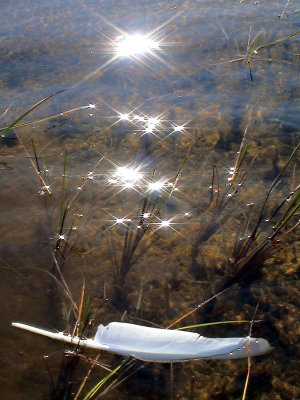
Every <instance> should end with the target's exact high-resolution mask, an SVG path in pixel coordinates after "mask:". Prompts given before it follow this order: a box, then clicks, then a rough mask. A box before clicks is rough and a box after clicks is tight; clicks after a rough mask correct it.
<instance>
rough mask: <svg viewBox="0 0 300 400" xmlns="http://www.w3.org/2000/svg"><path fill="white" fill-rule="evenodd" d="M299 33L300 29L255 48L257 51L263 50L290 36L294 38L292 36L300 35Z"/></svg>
mask: <svg viewBox="0 0 300 400" xmlns="http://www.w3.org/2000/svg"><path fill="white" fill-rule="evenodd" d="M299 33H300V31H297V32H295V33H292V34H290V35H287V36H284V37H282V38H279V39H277V40H274V42H270V43H267V44H263V45H262V46H259V47H257V49H255V52H256V53H257V52H258V51H260V50H262V49H265V48H267V47H270V46H273V45H274V44H277V43H280V42H283V41H284V40H288V39H290V38H292V37H294V36H296V35H299Z"/></svg>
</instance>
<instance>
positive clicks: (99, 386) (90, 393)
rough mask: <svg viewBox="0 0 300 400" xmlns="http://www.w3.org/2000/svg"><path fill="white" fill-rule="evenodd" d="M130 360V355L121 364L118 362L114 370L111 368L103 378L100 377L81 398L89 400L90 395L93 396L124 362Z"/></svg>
mask: <svg viewBox="0 0 300 400" xmlns="http://www.w3.org/2000/svg"><path fill="white" fill-rule="evenodd" d="M129 360H130V357H128V358H126V359H125V360H124V361H123V362H121V364H119V365H118V366H117V367H116V368H115V369H114V370H112V371H111V372H110V373H109V374H108V375H106V376H105V377H104V378H103V379H101V381H100V382H98V383H97V384H96V385H95V386H94V387H93V388H92V389H91V390H90V391H89V392H88V394H87V395H86V396H85V397H84V399H83V400H90V399H91V398H92V397H94V396H95V395H96V394H97V392H98V391H99V389H101V387H102V386H103V385H104V384H105V383H106V382H107V381H109V379H110V378H112V377H113V376H114V374H115V373H116V372H118V371H119V370H120V369H121V368H122V367H123V366H124V365H125V364H127V363H128V361H129Z"/></svg>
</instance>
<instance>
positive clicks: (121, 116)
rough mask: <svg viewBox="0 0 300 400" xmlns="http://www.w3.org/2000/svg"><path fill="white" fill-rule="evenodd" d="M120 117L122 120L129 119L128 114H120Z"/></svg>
mask: <svg viewBox="0 0 300 400" xmlns="http://www.w3.org/2000/svg"><path fill="white" fill-rule="evenodd" d="M120 119H121V120H122V121H129V114H121V115H120Z"/></svg>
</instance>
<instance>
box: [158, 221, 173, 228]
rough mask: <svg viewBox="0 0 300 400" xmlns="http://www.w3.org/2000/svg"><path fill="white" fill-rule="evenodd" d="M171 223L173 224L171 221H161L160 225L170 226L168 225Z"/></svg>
mask: <svg viewBox="0 0 300 400" xmlns="http://www.w3.org/2000/svg"><path fill="white" fill-rule="evenodd" d="M170 224H171V221H161V224H160V226H161V227H168V226H170Z"/></svg>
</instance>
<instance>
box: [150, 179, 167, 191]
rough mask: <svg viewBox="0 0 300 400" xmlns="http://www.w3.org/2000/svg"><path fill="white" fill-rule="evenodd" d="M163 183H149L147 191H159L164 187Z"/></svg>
mask: <svg viewBox="0 0 300 400" xmlns="http://www.w3.org/2000/svg"><path fill="white" fill-rule="evenodd" d="M164 185H165V184H164V182H159V181H158V182H151V183H149V185H148V189H149V190H152V191H154V190H161V189H162V188H163V187H164Z"/></svg>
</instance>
